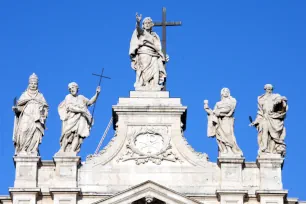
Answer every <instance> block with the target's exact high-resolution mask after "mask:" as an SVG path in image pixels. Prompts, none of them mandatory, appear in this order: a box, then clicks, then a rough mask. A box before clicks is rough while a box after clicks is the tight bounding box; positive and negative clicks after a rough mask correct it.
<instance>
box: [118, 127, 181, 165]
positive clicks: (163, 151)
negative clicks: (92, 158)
mask: <svg viewBox="0 0 306 204" xmlns="http://www.w3.org/2000/svg"><path fill="white" fill-rule="evenodd" d="M128 136H129V137H128V144H127V145H126V152H125V153H124V154H123V155H122V156H121V157H120V158H119V159H118V162H119V161H120V160H121V161H123V162H124V161H128V160H135V161H136V164H137V165H139V164H144V163H147V162H149V161H151V162H153V163H155V164H157V165H159V164H161V162H162V161H163V160H167V161H171V162H176V161H178V160H179V158H178V157H177V156H176V155H175V153H173V151H172V147H171V145H170V139H171V138H170V136H169V135H168V129H167V127H133V128H132V129H131V133H130V134H129V135H128ZM151 137H152V138H153V140H154V142H155V143H160V142H161V144H160V146H159V147H154V146H153V145H151V147H152V149H155V152H150V149H149V150H147V151H143V149H144V148H147V147H148V146H150V144H154V142H152V141H149V143H150V144H149V145H148V144H146V143H145V142H146V141H144V142H143V141H139V140H141V139H147V140H148V138H149V140H150V138H151ZM158 140H159V141H158ZM139 144H143V146H142V147H140V146H139ZM179 161H180V160H179Z"/></svg>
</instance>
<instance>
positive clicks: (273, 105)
mask: <svg viewBox="0 0 306 204" xmlns="http://www.w3.org/2000/svg"><path fill="white" fill-rule="evenodd" d="M287 110H288V105H287V99H286V97H283V96H281V95H279V94H270V95H267V94H264V95H261V96H259V97H258V111H257V117H256V120H255V121H257V122H258V125H257V126H256V128H257V130H258V145H259V151H260V152H266V153H273V154H275V153H276V154H281V155H282V156H284V155H285V152H286V145H285V142H284V139H285V136H286V128H285V126H284V120H285V118H286V113H287Z"/></svg>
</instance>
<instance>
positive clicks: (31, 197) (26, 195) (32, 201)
mask: <svg viewBox="0 0 306 204" xmlns="http://www.w3.org/2000/svg"><path fill="white" fill-rule="evenodd" d="M9 192H10V194H11V198H12V201H13V202H12V203H13V204H36V203H37V196H38V193H39V192H40V188H10V189H9Z"/></svg>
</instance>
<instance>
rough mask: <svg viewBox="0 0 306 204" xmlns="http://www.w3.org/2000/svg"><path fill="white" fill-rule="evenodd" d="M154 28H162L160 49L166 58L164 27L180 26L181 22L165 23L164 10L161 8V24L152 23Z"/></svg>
mask: <svg viewBox="0 0 306 204" xmlns="http://www.w3.org/2000/svg"><path fill="white" fill-rule="evenodd" d="M153 23H154V26H155V27H156V26H162V48H163V53H164V55H165V56H166V54H167V53H166V39H167V38H166V27H167V26H181V25H182V22H181V21H169V22H167V19H166V8H165V7H163V11H162V22H153Z"/></svg>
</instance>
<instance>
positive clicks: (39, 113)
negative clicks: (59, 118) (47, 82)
mask: <svg viewBox="0 0 306 204" xmlns="http://www.w3.org/2000/svg"><path fill="white" fill-rule="evenodd" d="M16 107H17V109H18V110H19V113H18V114H16V116H15V125H14V133H13V141H14V146H15V154H16V155H18V154H31V155H37V154H38V145H39V144H40V143H41V140H42V137H43V135H44V130H45V122H46V118H47V115H48V104H47V102H46V100H45V98H44V96H43V95H42V94H41V93H40V92H39V91H35V92H31V91H29V90H27V91H25V92H24V93H23V94H22V95H21V96H20V98H19V100H18V101H17V104H16Z"/></svg>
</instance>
